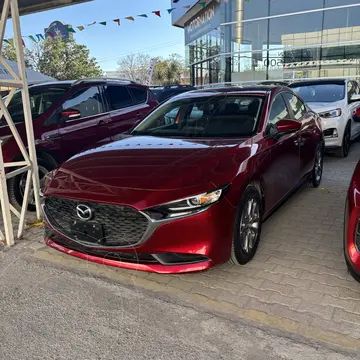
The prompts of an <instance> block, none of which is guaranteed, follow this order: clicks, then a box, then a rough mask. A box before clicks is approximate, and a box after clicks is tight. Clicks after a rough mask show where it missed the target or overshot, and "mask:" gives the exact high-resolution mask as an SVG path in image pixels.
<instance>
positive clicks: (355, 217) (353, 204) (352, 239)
mask: <svg viewBox="0 0 360 360" xmlns="http://www.w3.org/2000/svg"><path fill="white" fill-rule="evenodd" d="M359 221H360V161H359V163H358V164H357V166H356V168H355V171H354V174H353V176H352V179H351V183H350V186H349V189H348V193H347V199H346V205H345V221H344V252H345V258H346V262H347V264H348V266H349V267H350V268H351V269H352V270H353V271H354V272H355V273H357V274H360V248H359V246H358V245H359V244H358V245H357V244H356V233H357V230H358V224H359Z"/></svg>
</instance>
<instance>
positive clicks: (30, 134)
mask: <svg viewBox="0 0 360 360" xmlns="http://www.w3.org/2000/svg"><path fill="white" fill-rule="evenodd" d="M10 6H11V18H12V22H13V28H14V38H15V47H16V58H17V62H18V67H19V75H20V79H21V80H22V86H23V87H22V90H21V94H22V101H23V107H24V117H25V126H26V135H27V143H28V149H29V155H30V161H31V164H32V170H33V172H32V182H33V189H34V197H35V204H36V216H37V219H38V220H40V217H41V207H40V196H39V190H40V183H39V172H38V164H37V156H36V149H35V142H34V128H33V122H32V115H31V107H30V96H29V88H28V83H27V77H26V67H25V59H24V50H23V45H22V37H21V29H20V14H19V6H18V0H10Z"/></svg>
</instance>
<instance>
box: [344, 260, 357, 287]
mask: <svg viewBox="0 0 360 360" xmlns="http://www.w3.org/2000/svg"><path fill="white" fill-rule="evenodd" d="M345 260H346V266H347V268H348V270H349V273H350V275H351V276H352V277H353V279H354V280H356V281H357V282H359V283H360V275H359V274H358V273H357V272H356V271H355V270H354V269H353V268H352V267H351V265H350V264H349V262H348V260H347V259H345Z"/></svg>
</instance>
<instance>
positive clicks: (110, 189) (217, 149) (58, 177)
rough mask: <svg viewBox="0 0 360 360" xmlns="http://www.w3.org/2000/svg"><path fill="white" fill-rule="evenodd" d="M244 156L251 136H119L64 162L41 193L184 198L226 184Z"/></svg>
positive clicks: (112, 198) (246, 156)
mask: <svg viewBox="0 0 360 360" xmlns="http://www.w3.org/2000/svg"><path fill="white" fill-rule="evenodd" d="M250 154H251V138H249V139H236V140H220V139H219V140H205V139H203V140H189V139H186V140H182V139H173V138H159V137H151V136H124V137H123V138H122V139H121V140H119V141H116V142H112V143H109V144H105V145H103V146H100V147H97V148H94V149H90V150H87V151H84V152H82V153H80V154H78V155H76V156H74V157H73V158H71V159H70V160H68V161H67V162H65V163H64V164H63V165H62V166H61V167H60V168H59V169H58V170H57V172H56V174H55V175H54V176H53V179H52V180H51V181H50V182H49V183H48V184H47V186H46V189H45V193H46V195H51V194H53V195H63V196H66V197H72V196H74V195H76V197H77V198H79V197H83V196H85V197H86V198H87V199H96V198H98V196H100V195H101V194H103V195H104V196H105V195H106V196H109V197H108V198H107V199H108V201H113V200H114V198H119V197H121V199H123V200H124V199H125V198H127V197H128V195H129V194H133V193H134V192H142V195H141V196H144V192H148V193H149V192H163V193H167V192H169V191H174V190H177V194H179V196H180V194H184V195H185V194H187V195H185V196H188V195H193V194H194V193H195V192H196V191H200V192H203V191H207V190H211V189H212V188H215V187H218V186H222V185H225V184H227V183H229V182H230V181H231V180H232V179H233V178H234V176H235V175H236V174H237V173H238V171H239V165H240V164H241V163H242V162H243V161H244V160H245V159H246V158H248V157H249V156H250ZM197 189H198V190H197ZM120 193H121V196H119V194H120ZM129 196H130V195H129ZM131 196H133V195H131Z"/></svg>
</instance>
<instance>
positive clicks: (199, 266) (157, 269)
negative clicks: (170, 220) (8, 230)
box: [45, 238, 214, 274]
mask: <svg viewBox="0 0 360 360" xmlns="http://www.w3.org/2000/svg"><path fill="white" fill-rule="evenodd" d="M45 243H46V245H48V246H50V247H51V248H53V249H56V250H59V251H61V252H63V253H65V254H67V255H71V256H75V257H77V258H79V259H83V260H87V261H91V262H94V263H98V264H101V265H108V266H113V267H117V268H123V269H129V270H139V271H147V272H154V273H157V274H179V273H187V272H197V271H203V270H207V269H209V268H211V267H213V266H214V263H213V262H212V261H211V260H208V261H203V262H199V263H196V264H184V265H168V266H166V265H161V264H139V263H130V262H123V261H116V260H111V259H104V258H101V257H97V256H94V255H88V254H85V253H82V252H80V251H76V250H71V249H68V248H66V247H64V246H62V245H59V244H57V243H55V242H54V241H52V240H51V239H49V238H45Z"/></svg>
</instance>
